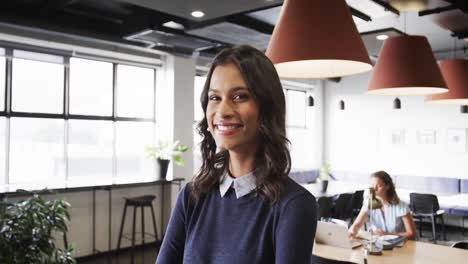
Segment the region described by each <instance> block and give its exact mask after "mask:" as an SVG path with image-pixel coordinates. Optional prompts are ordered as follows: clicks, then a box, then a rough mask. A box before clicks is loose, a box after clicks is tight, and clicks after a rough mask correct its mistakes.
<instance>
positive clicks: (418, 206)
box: [410, 193, 447, 243]
mask: <svg viewBox="0 0 468 264" xmlns="http://www.w3.org/2000/svg"><path fill="white" fill-rule="evenodd" d="M410 208H411V211H412V213H413V217H414V218H416V219H418V220H419V236H420V237H422V219H423V218H425V217H429V218H430V219H431V223H432V237H433V241H434V243H437V236H436V227H435V225H436V221H437V219H440V222H441V224H442V233H443V239H444V240H447V237H446V234H445V225H444V216H443V215H444V213H445V211H444V210H440V207H439V200H438V199H437V196H435V195H434V194H424V193H410Z"/></svg>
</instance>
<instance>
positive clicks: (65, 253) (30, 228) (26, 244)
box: [0, 194, 76, 264]
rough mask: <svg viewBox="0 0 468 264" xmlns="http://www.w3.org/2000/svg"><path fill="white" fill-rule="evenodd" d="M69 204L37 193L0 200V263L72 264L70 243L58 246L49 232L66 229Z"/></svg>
mask: <svg viewBox="0 0 468 264" xmlns="http://www.w3.org/2000/svg"><path fill="white" fill-rule="evenodd" d="M69 207H70V204H69V203H67V202H66V201H64V200H63V199H60V200H52V201H45V200H44V199H42V198H41V197H39V196H38V195H37V194H35V195H34V196H33V197H31V198H29V199H27V200H22V201H18V202H8V201H7V200H6V199H3V200H1V201H0V263H38V264H71V263H76V260H75V259H74V258H73V257H72V256H71V253H72V251H73V247H69V248H67V249H64V250H63V249H59V248H57V246H56V245H55V241H54V238H53V237H52V233H55V234H57V233H62V234H65V233H66V232H67V230H68V229H67V221H69V220H70V214H69V213H68V208H69Z"/></svg>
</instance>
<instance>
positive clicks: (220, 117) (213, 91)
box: [206, 63, 258, 151]
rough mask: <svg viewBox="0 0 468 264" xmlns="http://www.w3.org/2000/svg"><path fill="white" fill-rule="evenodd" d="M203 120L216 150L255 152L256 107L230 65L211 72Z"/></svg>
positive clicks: (239, 75)
mask: <svg viewBox="0 0 468 264" xmlns="http://www.w3.org/2000/svg"><path fill="white" fill-rule="evenodd" d="M206 118H207V121H208V128H209V130H210V133H211V135H213V137H214V139H215V141H216V145H217V147H219V148H223V149H227V150H229V151H254V150H255V148H256V139H257V130H258V106H257V103H256V102H255V101H254V99H253V98H252V95H251V93H250V92H249V90H248V89H247V84H246V83H245V81H244V78H243V77H242V75H241V73H240V72H239V70H238V69H237V67H236V66H235V65H234V64H231V63H230V64H227V65H220V66H217V67H216V68H215V69H214V71H213V74H212V76H211V81H210V89H209V91H208V105H207V109H206Z"/></svg>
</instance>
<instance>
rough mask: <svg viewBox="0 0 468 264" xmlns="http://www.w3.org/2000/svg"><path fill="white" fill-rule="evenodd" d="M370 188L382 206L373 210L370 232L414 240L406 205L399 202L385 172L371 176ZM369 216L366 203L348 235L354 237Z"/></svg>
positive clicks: (412, 225)
mask: <svg viewBox="0 0 468 264" xmlns="http://www.w3.org/2000/svg"><path fill="white" fill-rule="evenodd" d="M372 186H374V189H375V194H376V196H377V199H379V200H380V201H381V202H382V204H383V206H382V208H379V209H373V210H372V212H370V213H371V214H372V223H373V226H372V227H371V230H372V232H373V234H376V235H380V236H382V235H398V236H402V237H405V238H407V239H414V238H415V234H416V228H415V225H414V221H413V217H412V216H411V212H410V210H409V207H408V204H406V203H405V202H402V201H400V199H399V198H398V195H397V193H396V191H395V185H394V184H393V181H392V178H391V177H390V175H388V173H386V172H385V171H378V172H375V173H374V174H372ZM368 216H369V208H368V207H367V203H366V201H364V205H363V206H362V209H361V212H359V215H358V217H357V218H356V220H355V221H354V223H353V225H352V226H351V227H350V229H349V235H350V236H351V237H352V238H354V237H356V235H357V233H358V231H359V229H360V228H361V226H362V224H364V222H365V221H366V220H367V217H368Z"/></svg>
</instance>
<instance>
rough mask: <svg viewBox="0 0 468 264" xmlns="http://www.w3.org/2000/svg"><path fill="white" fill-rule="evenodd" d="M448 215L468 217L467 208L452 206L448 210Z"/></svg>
mask: <svg viewBox="0 0 468 264" xmlns="http://www.w3.org/2000/svg"><path fill="white" fill-rule="evenodd" d="M449 214H453V215H462V216H468V207H464V206H454V207H452V208H450V209H449Z"/></svg>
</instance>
